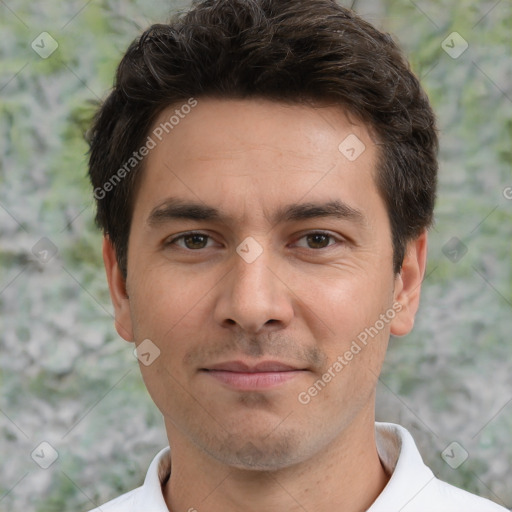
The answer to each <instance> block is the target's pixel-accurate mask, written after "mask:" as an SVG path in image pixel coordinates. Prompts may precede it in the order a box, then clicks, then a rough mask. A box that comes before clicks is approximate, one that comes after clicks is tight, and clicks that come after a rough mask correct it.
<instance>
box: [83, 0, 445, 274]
mask: <svg viewBox="0 0 512 512" xmlns="http://www.w3.org/2000/svg"><path fill="white" fill-rule="evenodd" d="M192 97H193V98H201V97H217V98H238V99H241V98H266V99H270V100H275V101H280V102H286V103H290V102H292V103H307V102H310V101H313V102H316V101H326V100H327V101H329V102H331V101H332V102H334V104H338V105H340V106H342V107H343V108H344V109H345V110H347V111H348V112H350V113H352V114H353V115H355V116H356V117H357V118H359V119H361V120H362V121H363V122H365V123H366V124H367V125H368V127H369V129H370V130H371V131H372V133H374V134H375V135H376V137H377V139H378V147H379V148H380V152H379V164H378V169H377V180H376V181H377V187H378V189H379V192H380V194H381V195H382V197H383V199H384V201H385V203H386V207H387V211H388V215H389V221H390V226H391V232H392V242H393V250H394V257H393V267H394V271H395V272H399V271H400V268H401V265H402V261H403V258H404V254H405V247H406V244H407V242H408V241H409V240H412V239H414V238H415V237H417V236H419V235H420V234H421V232H422V231H423V230H424V229H426V228H428V227H430V225H431V223H432V218H433V209H434V202H435V195H436V183H437V150H438V139H437V131H436V127H435V116H434V114H433V112H432V109H431V107H430V105H429V102H428V99H427V96H426V94H425V92H424V91H423V89H422V88H421V86H420V84H419V81H418V79H417V78H416V77H415V75H414V74H413V73H412V71H411V70H410V67H409V64H408V62H407V60H406V59H405V57H404V56H403V55H402V53H401V51H400V49H399V48H398V47H397V45H396V44H395V43H394V42H393V40H392V38H391V37H390V36H389V35H388V34H385V33H382V32H380V31H379V30H377V29H376V28H375V27H373V26H372V25H371V24H369V23H368V22H366V21H364V20H363V19H362V18H360V17H359V16H357V15H356V14H355V13H354V12H352V11H350V10H348V9H345V8H343V7H341V6H340V5H338V4H337V3H336V2H335V1H334V0H204V1H201V2H194V3H193V5H192V8H191V10H189V11H188V12H186V13H181V14H179V15H177V16H175V17H174V18H173V19H172V20H171V21H170V23H168V24H157V25H153V26H151V27H150V28H149V29H148V30H146V31H145V32H144V33H143V34H142V35H141V36H140V38H137V39H136V40H135V41H133V42H132V44H131V45H130V47H129V48H128V50H127V52H126V54H125V55H124V57H123V59H122V61H121V63H120V64H119V67H118V69H117V75H116V80H115V84H114V88H113V90H112V92H111V93H110V95H109V96H108V97H107V99H106V101H105V102H104V103H103V105H102V106H101V108H100V109H99V110H98V112H97V113H96V116H95V119H94V123H93V126H92V129H91V131H90V139H89V142H90V160H89V174H90V178H91V182H92V184H93V187H94V190H95V197H96V199H97V215H96V222H97V224H98V225H99V226H100V227H101V228H102V229H103V231H104V233H105V234H108V236H109V237H110V239H111V241H112V243H113V245H114V247H115V249H116V254H117V259H118V263H119V266H120V268H121V271H122V272H123V274H124V276H125V277H126V272H127V248H128V237H129V232H130V224H131V217H132V212H133V204H134V199H135V194H136V188H137V175H140V171H141V169H142V167H143V164H144V160H141V162H140V163H138V162H136V165H135V166H134V168H133V170H131V172H128V173H123V179H119V180H118V181H116V182H115V183H113V184H112V183H111V186H110V187H108V190H107V188H106V187H104V186H105V184H106V183H108V182H109V180H111V179H112V177H113V176H114V173H115V172H116V171H117V170H118V169H121V168H122V166H123V165H125V168H126V162H127V161H128V160H129V159H130V158H132V156H133V153H134V151H135V150H137V149H138V148H140V147H141V146H142V145H143V144H144V141H145V140H146V138H147V136H148V133H149V130H150V129H151V127H152V125H153V123H154V121H155V119H156V117H157V116H158V115H159V114H160V113H161V112H162V111H163V110H164V109H165V108H167V107H169V106H172V105H174V104H178V103H180V102H182V103H186V102H187V100H189V99H190V98H192ZM340 142H341V141H340ZM98 191H101V194H99V193H98Z"/></svg>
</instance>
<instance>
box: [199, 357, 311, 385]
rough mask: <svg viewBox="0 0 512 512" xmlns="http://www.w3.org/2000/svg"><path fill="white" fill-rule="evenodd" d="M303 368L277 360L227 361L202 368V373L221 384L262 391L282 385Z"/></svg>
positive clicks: (293, 377) (296, 375)
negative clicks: (252, 363)
mask: <svg viewBox="0 0 512 512" xmlns="http://www.w3.org/2000/svg"><path fill="white" fill-rule="evenodd" d="M304 372H305V370H304V369H302V368H296V367H294V366H290V365H288V364H285V363H281V362H279V361H261V362H259V363H258V364H254V365H250V364H248V363H244V362H243V361H228V362H225V363H219V364H215V365H212V366H210V367H209V368H203V369H202V373H204V374H205V375H207V376H210V377H213V378H214V380H215V381H217V382H220V383H221V384H222V385H223V386H227V387H228V388H230V389H232V390H233V389H234V390H236V391H238V392H241V391H242V392H243V391H263V390H270V389H273V388H277V387H279V386H281V385H284V384H285V383H286V382H289V381H291V380H293V379H295V378H297V377H299V376H300V375H302V374H304Z"/></svg>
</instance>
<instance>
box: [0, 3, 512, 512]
mask: <svg viewBox="0 0 512 512" xmlns="http://www.w3.org/2000/svg"><path fill="white" fill-rule="evenodd" d="M341 3H342V4H343V5H345V6H351V5H352V4H354V8H355V10H356V11H357V12H358V13H359V14H361V15H362V16H363V17H365V18H366V19H367V20H369V21H370V22H372V23H374V24H376V25H377V26H378V27H380V28H381V29H384V30H386V31H388V32H391V33H392V34H393V35H394V36H395V39H396V40H397V41H398V42H399V43H400V44H401V45H402V47H403V48H404V50H405V52H406V54H407V55H408V56H409V58H410V60H411V62H412V66H413V69H414V71H415V72H416V73H417V75H418V76H419V77H420V78H421V80H422V82H423V84H424V86H425V88H426V90H427V92H428V94H429V96H430V98H431V101H432V103H433V106H434V108H435V110H436V112H437V114H438V118H439V126H440V130H441V133H440V136H441V154H440V162H441V169H440V177H439V179H440V188H439V198H438V202H437V214H436V226H435V228H434V229H433V230H432V233H431V238H430V249H429V265H428V269H427V277H426V279H425V282H424V288H423V295H422V303H421V307H420V311H419V314H418V318H417V323H416V326H415V329H414V331H413V332H412V333H411V334H410V335H409V336H407V337H404V338H399V339H393V340H392V342H391V346H390V350H389V354H388V358H387V361H386V364H385V367H384V372H383V374H382V377H381V379H380V383H379V390H378V392H379V398H378V399H379V404H378V408H377V416H378V419H379V420H381V421H391V422H397V423H400V424H402V425H404V426H406V427H407V428H408V429H410V431H411V432H412V434H413V436H414V437H415V439H416V441H417V443H418V445H419V447H420V451H421V452H422V455H423V457H424V459H425V461H426V462H427V464H428V465H429V466H430V467H431V468H432V469H433V471H434V472H435V473H436V475H437V476H438V477H439V478H441V479H443V480H446V481H448V482H450V483H452V484H454V485H457V486H459V487H463V488H465V489H467V490H469V491H472V492H475V493H477V494H480V495H482V496H486V497H489V498H491V499H493V500H494V501H496V502H498V503H501V504H503V505H505V506H507V507H509V508H510V507H512V471H511V467H512V447H511V443H510V434H511V432H512V372H511V371H510V360H511V352H512V350H511V346H512V344H511V333H512V274H511V267H512V260H511V250H510V249H511V240H512V222H511V220H512V188H509V187H512V172H511V163H512V155H511V132H512V80H511V76H512V59H511V57H510V48H511V47H512V41H511V34H512V30H511V29H512V27H511V20H512V3H511V2H510V1H509V0H502V1H497V0H490V1H486V0H484V1H479V2H469V1H450V2H446V1H440V0H432V1H426V0H417V1H415V2H412V1H408V0H376V1H364V0H360V1H357V2H352V1H350V2H341ZM187 5H188V2H184V1H183V2H175V1H173V2H150V1H149V0H124V1H120V0H118V1H114V0H97V1H96V0H93V1H91V0H89V1H68V2H56V1H48V2H43V3H40V2H31V1H29V0H17V1H16V2H14V1H0V16H1V18H0V30H1V33H2V45H1V50H0V51H1V70H0V95H1V103H0V112H1V115H0V145H1V146H0V147H1V151H0V236H1V238H0V315H1V316H0V326H1V328H0V351H1V356H0V386H1V398H0V510H2V511H4V510H5V511H8V510H9V511H10V510H24V511H25V512H32V511H37V512H50V511H64V510H73V511H85V510H88V509H90V508H93V507H94V506H95V505H97V504H100V503H103V502H105V501H107V500H108V499H111V498H113V497H114V496H117V495H119V494H121V493H123V492H126V491H128V490H130V489H132V488H134V487H136V486H138V485H140V484H141V483H142V480H143V478H144V475H145V472H146V470H147V466H148V464H149V462H150V460H151V459H152V458H153V456H154V455H155V454H156V452H157V451H158V450H159V449H160V448H161V447H163V446H164V445H166V444H167V440H166V437H165V431H164V425H163V421H162V419H161V417H160V413H159V412H158V410H157V409H156V407H155V406H154V405H153V403H152V402H151V400H150V398H149V395H148V394H147V392H146V390H145V388H144V385H143V383H142V379H141V377H140V375H139V370H138V365H137V361H136V359H135V358H134V357H133V354H132V349H133V347H132V346H131V345H129V344H127V343H125V342H123V341H122V340H121V339H120V338H119V337H118V336H117V334H116V332H115V330H114V326H113V316H112V307H111V305H110V300H109V296H108V289H107V285H106V280H105V274H104V270H103V267H102V261H101V236H100V233H99V232H98V231H97V229H96V228H95V226H94V223H93V215H94V205H93V200H92V191H91V189H90V186H89V183H88V181H87V178H86V161H87V155H86V153H87V146H86V144H85V142H84V139H83V133H84V131H85V129H86V128H87V120H88V119H89V118H90V115H91V112H92V109H93V105H92V102H91V100H93V101H97V100H100V99H103V98H104V97H105V96H106V94H107V93H108V91H109V89H110V87H111V85H112V79H113V73H114V70H115V67H116V65H117V63H118V62H119V60H120V58H121V56H122V54H123V52H124V50H125V49H126V48H127V46H128V44H129V43H130V42H131V40H132V39H133V38H135V37H136V36H137V35H138V34H139V33H140V32H141V31H142V30H143V29H144V28H146V27H147V26H148V25H150V24H151V23H155V22H163V21H165V20H167V19H168V17H169V15H170V13H171V12H174V11H176V10H179V9H181V8H183V7H185V6H187ZM42 32H48V33H49V34H50V35H51V37H52V38H53V39H54V40H55V41H56V44H58V48H57V49H56V50H55V51H54V52H53V53H52V54H51V55H50V56H48V57H47V58H42V57H41V56H40V55H38V53H36V51H35V49H37V50H39V53H44V52H45V51H46V52H48V51H50V50H51V49H52V47H51V44H52V41H51V39H49V38H48V36H46V35H43V36H41V35H40V34H41V33H42ZM453 32H457V34H456V35H454V34H453ZM41 38H44V41H45V42H44V43H41ZM33 41H34V43H33ZM443 41H444V43H443ZM32 44H33V46H34V48H33V47H32ZM466 44H467V49H465V51H464V52H463V53H462V54H460V55H456V54H457V53H459V52H460V50H462V49H463V48H465V45H466ZM42 238H47V239H48V240H50V241H51V243H52V244H53V245H49V242H48V241H43V242H40V240H41V239H42ZM38 243H39V244H43V245H42V246H41V245H39V246H38V245H36V244H38ZM34 246H35V247H36V249H37V248H38V247H45V248H46V249H48V250H49V251H50V252H49V253H48V258H50V257H51V256H52V255H53V253H52V252H51V250H52V248H53V247H54V248H55V250H57V251H58V252H57V253H56V254H55V255H54V256H53V257H52V258H51V259H49V261H46V262H45V261H42V260H41V258H40V257H37V254H34V253H37V250H36V249H34ZM43 259H44V258H43ZM44 441H46V442H48V443H50V444H51V446H53V447H54V449H55V450H56V455H58V458H57V460H56V461H55V462H54V463H53V464H52V465H51V466H50V467H49V468H48V469H43V468H40V467H39V466H38V465H37V464H36V463H35V462H34V459H35V460H37V456H36V455H34V456H33V458H31V453H33V451H34V449H36V447H38V446H39V444H40V443H41V442H44ZM454 441H455V442H457V443H458V444H459V445H460V447H457V448H456V449H457V450H459V452H458V454H459V455H461V454H464V452H463V451H462V450H465V452H467V454H468V458H467V460H466V461H465V462H464V463H462V464H461V465H460V466H459V467H458V468H456V469H454V468H452V467H450V466H449V465H448V464H447V463H446V462H445V461H444V460H443V458H442V457H441V453H442V451H443V450H444V449H445V448H446V447H447V446H448V445H449V444H450V443H452V442H454ZM38 450H39V451H40V448H38ZM34 453H35V454H37V453H38V451H37V450H36V452H34Z"/></svg>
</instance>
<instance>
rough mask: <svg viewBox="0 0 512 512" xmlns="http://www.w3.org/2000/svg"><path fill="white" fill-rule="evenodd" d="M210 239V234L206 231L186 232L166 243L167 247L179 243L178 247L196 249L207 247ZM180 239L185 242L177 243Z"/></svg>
mask: <svg viewBox="0 0 512 512" xmlns="http://www.w3.org/2000/svg"><path fill="white" fill-rule="evenodd" d="M209 239H210V236H208V235H206V234H204V233H185V234H183V235H180V236H177V237H175V238H173V239H171V240H169V241H168V242H166V243H165V246H166V247H167V246H170V245H178V247H181V248H182V249H188V250H191V251H194V250H198V249H204V248H205V247H207V243H208V240H209ZM178 240H180V241H183V243H181V244H179V243H177V242H178Z"/></svg>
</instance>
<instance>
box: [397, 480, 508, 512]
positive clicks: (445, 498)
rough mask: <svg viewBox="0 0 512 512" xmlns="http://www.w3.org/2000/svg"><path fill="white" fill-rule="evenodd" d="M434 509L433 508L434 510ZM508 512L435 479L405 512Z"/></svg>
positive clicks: (490, 502) (408, 505) (492, 503)
mask: <svg viewBox="0 0 512 512" xmlns="http://www.w3.org/2000/svg"><path fill="white" fill-rule="evenodd" d="M432 507H433V508H432ZM431 510H436V512H508V509H506V508H504V507H502V506H500V505H497V504H496V503H494V502H492V501H490V500H487V499H485V498H481V497H480V496H476V495H475V494H471V493H469V492H467V491H464V490H462V489H459V488H458V487H454V486H453V485H450V484H448V483H446V482H443V481H442V480H438V479H437V478H435V477H434V478H433V479H432V480H431V481H430V482H429V484H428V485H427V486H426V487H425V489H424V490H423V492H420V493H419V494H418V495H417V496H416V497H415V499H414V500H412V501H411V502H410V503H408V504H407V506H406V507H405V508H404V512H408V511H418V512H420V511H421V512H430V511H431Z"/></svg>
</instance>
